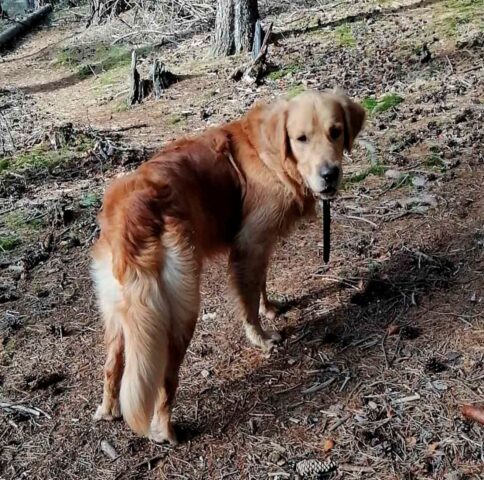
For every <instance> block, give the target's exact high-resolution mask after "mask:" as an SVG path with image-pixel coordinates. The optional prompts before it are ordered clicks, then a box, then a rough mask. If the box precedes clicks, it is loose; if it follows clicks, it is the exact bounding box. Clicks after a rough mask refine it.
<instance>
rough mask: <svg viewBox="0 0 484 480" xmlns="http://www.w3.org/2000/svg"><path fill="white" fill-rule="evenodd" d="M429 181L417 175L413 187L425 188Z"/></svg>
mask: <svg viewBox="0 0 484 480" xmlns="http://www.w3.org/2000/svg"><path fill="white" fill-rule="evenodd" d="M426 183H427V179H426V178H425V177H422V176H421V175H416V176H414V177H412V185H413V186H414V187H417V188H422V187H425V185H426Z"/></svg>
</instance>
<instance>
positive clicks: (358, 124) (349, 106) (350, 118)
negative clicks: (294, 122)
mask: <svg viewBox="0 0 484 480" xmlns="http://www.w3.org/2000/svg"><path fill="white" fill-rule="evenodd" d="M334 94H335V95H336V96H337V97H338V99H339V102H340V104H341V106H342V107H343V111H344V115H345V131H344V135H345V137H344V146H345V149H346V151H347V152H351V149H352V148H353V142H354V140H355V138H356V137H357V135H358V134H359V133H360V131H361V129H362V128H363V124H364V123H365V118H366V113H365V109H364V108H363V107H362V106H361V105H359V104H358V103H356V102H353V100H350V99H349V98H348V97H347V96H346V95H345V93H344V92H343V91H342V90H341V89H340V88H335V90H334Z"/></svg>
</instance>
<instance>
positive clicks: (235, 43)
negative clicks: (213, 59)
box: [213, 0, 259, 56]
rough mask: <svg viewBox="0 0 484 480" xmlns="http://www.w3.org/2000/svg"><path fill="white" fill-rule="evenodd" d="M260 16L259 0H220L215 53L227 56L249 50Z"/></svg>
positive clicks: (216, 21) (214, 46)
mask: <svg viewBox="0 0 484 480" xmlns="http://www.w3.org/2000/svg"><path fill="white" fill-rule="evenodd" d="M258 18H259V9H258V6H257V0H218V5H217V17H216V19H215V41H214V45H213V53H214V55H217V56H227V55H231V54H233V53H235V52H236V53H240V52H242V51H249V50H250V49H251V48H252V41H253V39H254V28H255V22H256V21H257V19H258Z"/></svg>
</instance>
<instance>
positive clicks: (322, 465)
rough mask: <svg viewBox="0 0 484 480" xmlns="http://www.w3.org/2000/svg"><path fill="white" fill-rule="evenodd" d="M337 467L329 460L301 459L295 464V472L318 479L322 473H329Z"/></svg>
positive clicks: (304, 476)
mask: <svg viewBox="0 0 484 480" xmlns="http://www.w3.org/2000/svg"><path fill="white" fill-rule="evenodd" d="M336 468H337V465H336V463H334V462H332V461H331V460H327V461H325V462H322V461H321V460H301V461H300V462H298V464H297V465H296V472H297V473H298V474H299V475H302V477H303V478H311V479H319V478H321V477H322V475H324V474H326V473H330V472H332V471H333V470H335V469H336Z"/></svg>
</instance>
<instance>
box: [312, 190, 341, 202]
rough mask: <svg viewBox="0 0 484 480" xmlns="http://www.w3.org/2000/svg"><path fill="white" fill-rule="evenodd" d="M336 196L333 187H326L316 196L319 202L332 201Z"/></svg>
mask: <svg viewBox="0 0 484 480" xmlns="http://www.w3.org/2000/svg"><path fill="white" fill-rule="evenodd" d="M337 194H338V189H337V188H335V187H327V188H325V189H324V190H321V191H320V192H318V193H317V194H316V196H317V198H318V199H319V200H332V199H333V198H334V197H336V195H337Z"/></svg>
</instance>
